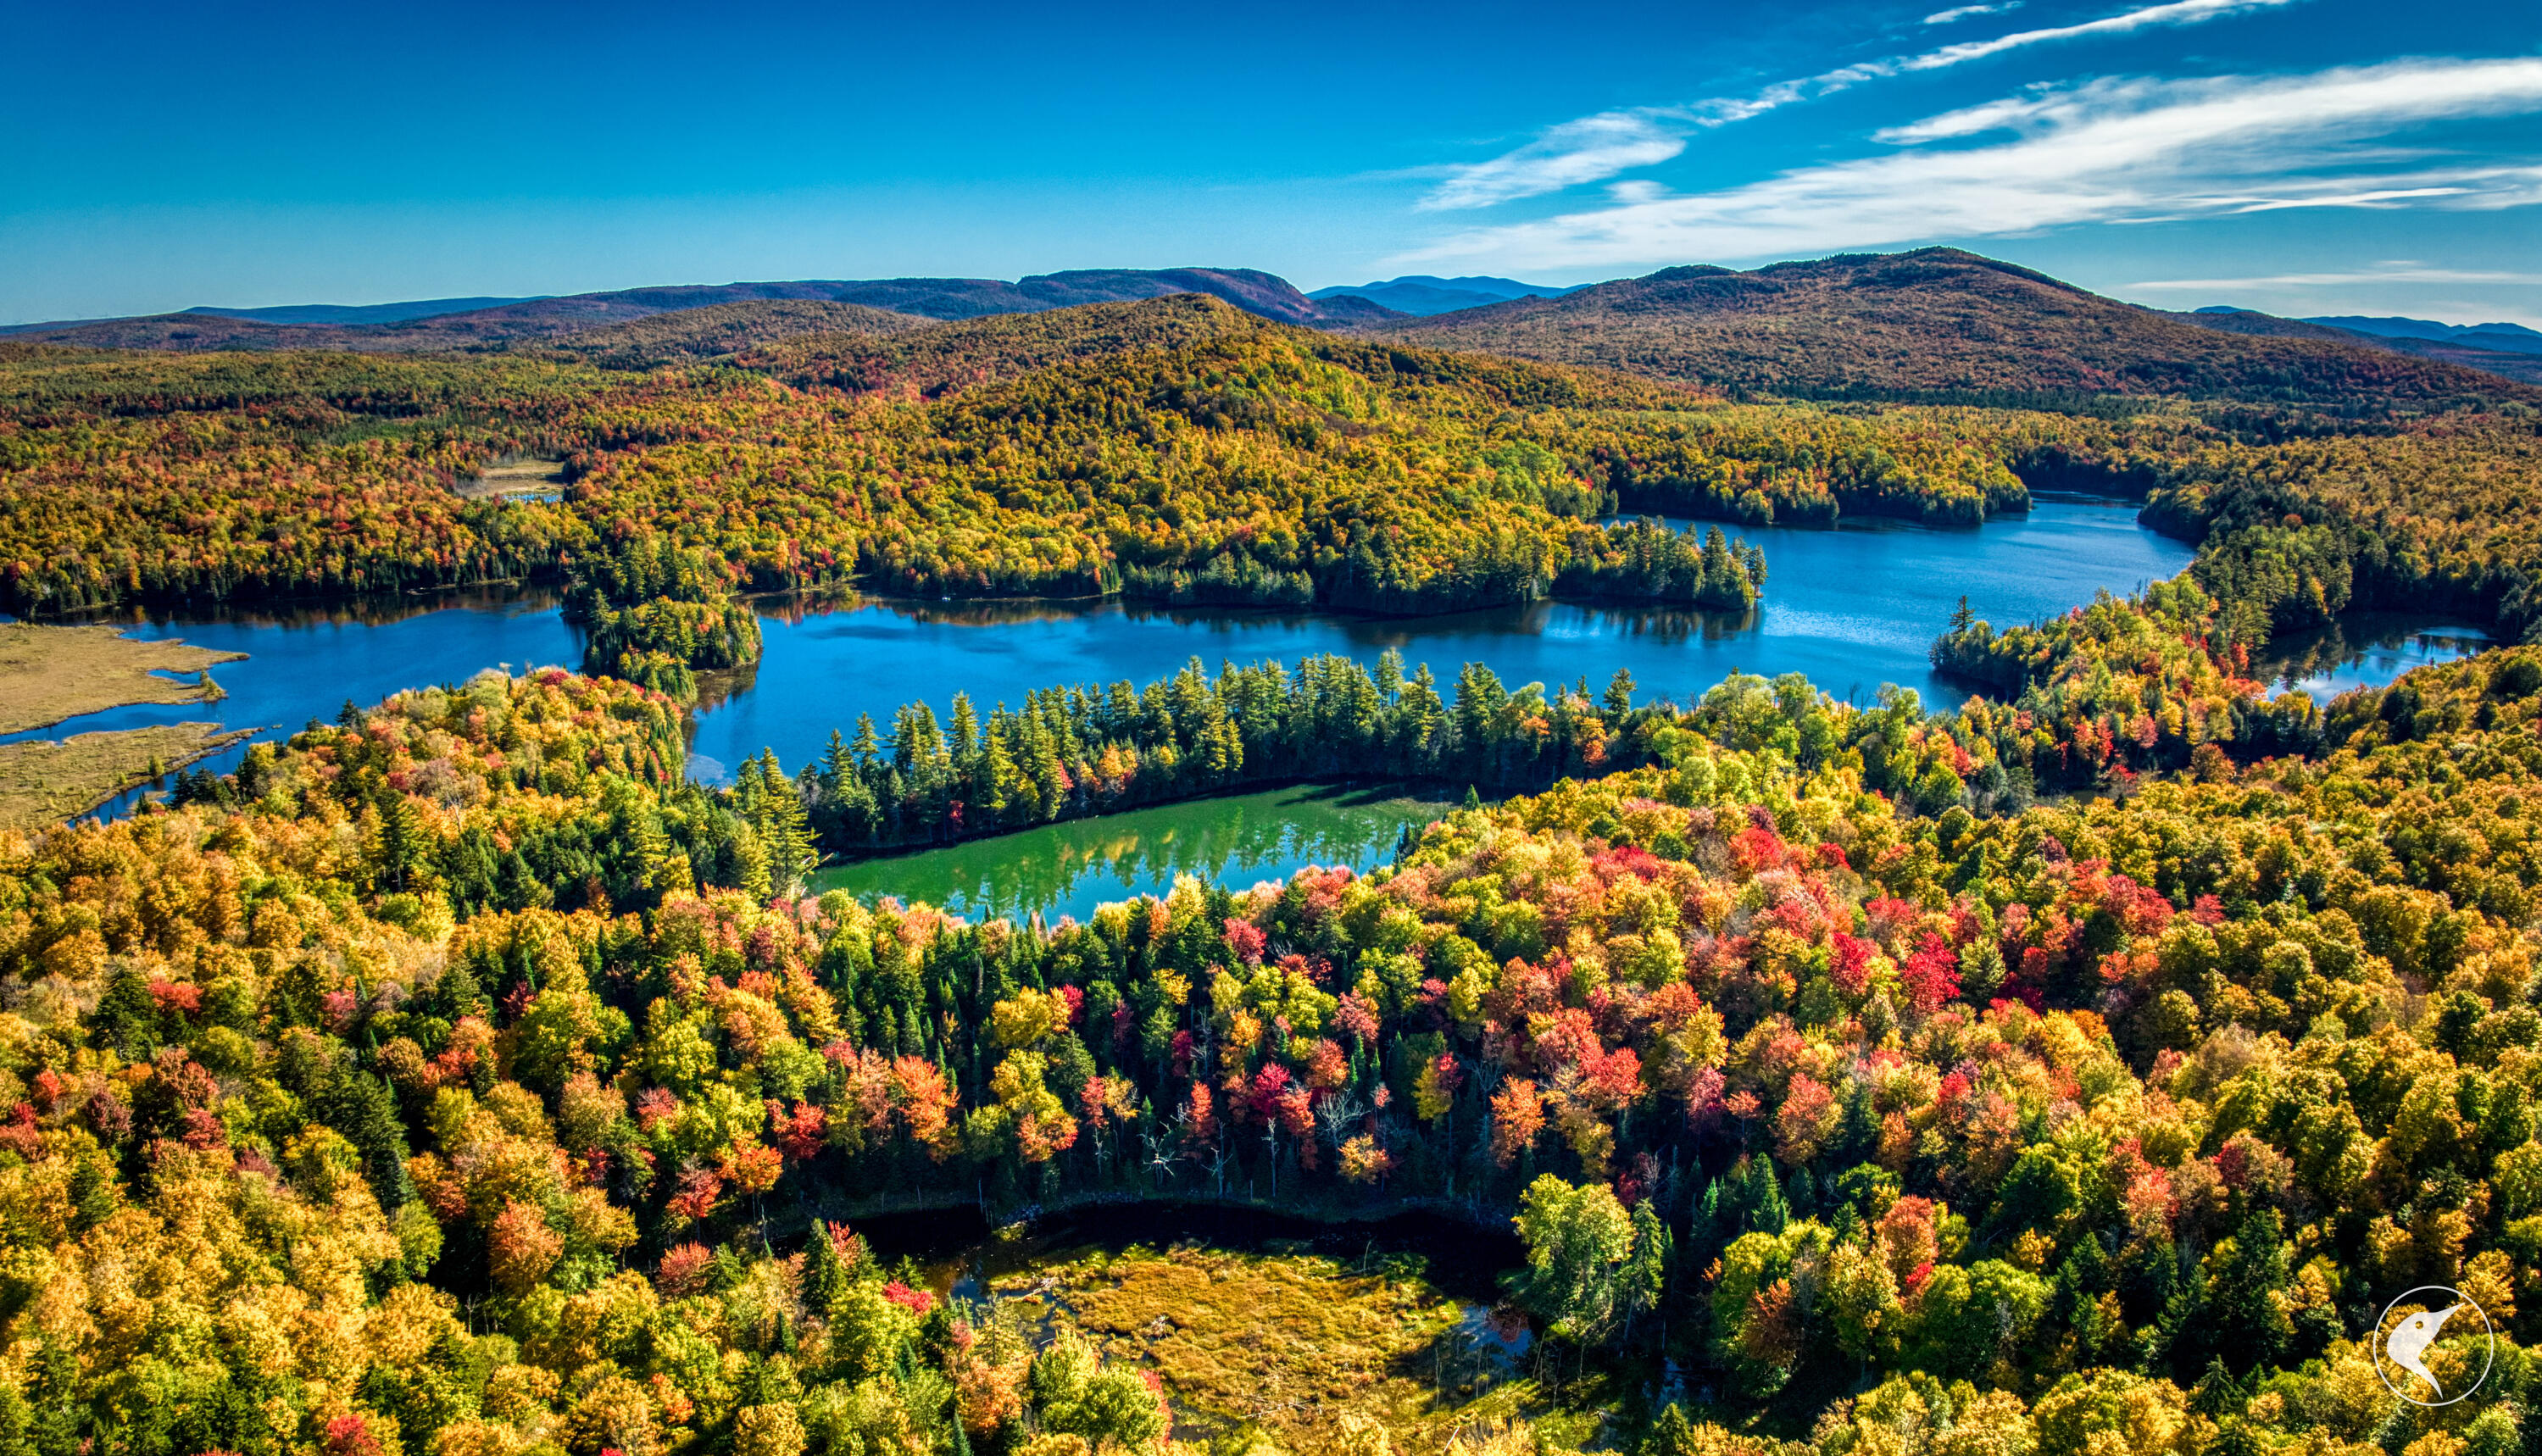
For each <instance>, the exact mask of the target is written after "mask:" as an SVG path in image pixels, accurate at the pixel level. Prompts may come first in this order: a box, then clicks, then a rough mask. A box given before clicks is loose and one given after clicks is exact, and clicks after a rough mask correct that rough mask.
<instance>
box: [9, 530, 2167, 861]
mask: <svg viewBox="0 0 2542 1456" xmlns="http://www.w3.org/2000/svg"><path fill="white" fill-rule="evenodd" d="M1680 524H1682V523H1680ZM1745 534H1746V535H1747V536H1748V538H1749V539H1750V540H1752V541H1754V542H1756V543H1757V545H1759V546H1762V547H1763V548H1764V550H1765V555H1766V561H1767V564H1768V567H1769V570H1770V573H1771V574H1770V576H1769V579H1768V581H1767V583H1766V587H1765V599H1764V601H1763V602H1762V603H1761V604H1760V605H1759V606H1758V607H1757V609H1756V610H1754V611H1752V612H1748V613H1744V614H1736V615H1730V614H1719V613H1702V612H1680V611H1664V610H1654V609H1624V608H1606V607H1594V606H1583V605H1577V604H1572V603H1563V602H1539V603H1534V604H1531V605H1528V606H1520V607H1507V608H1497V609H1492V610H1489V611H1482V612H1467V613H1457V614H1452V615H1448V616H1441V617H1427V618H1415V619H1382V618H1356V617H1343V616H1335V615H1331V614H1323V613H1281V612H1251V611H1233V610H1219V609H1196V610H1164V609H1158V608H1152V607H1147V606H1142V605H1138V604H1127V603H1122V602H1118V601H1109V602H1087V603H1071V602H992V603H977V602H962V603H957V602H908V601H895V600H881V599H866V600H863V601H861V602H859V603H856V604H855V605H852V606H847V607H842V608H836V609H831V610H821V609H819V608H817V607H806V606H803V605H800V604H794V603H771V604H766V605H764V606H763V608H762V613H763V620H762V623H761V625H762V627H763V629H764V632H765V637H766V650H765V655H764V656H763V658H762V660H761V662H760V664H759V665H758V667H757V668H756V669H754V670H752V671H751V672H748V673H745V674H741V675H738V676H737V677H735V678H734V679H732V680H730V681H727V682H724V683H720V684H716V685H714V686H713V687H712V689H711V691H710V692H709V693H708V694H707V697H706V700H705V701H704V702H703V703H702V704H701V707H700V711H699V713H698V715H697V729H696V737H695V742H694V745H693V747H694V751H695V753H696V754H697V756H698V758H699V761H700V762H698V763H697V764H696V770H697V771H698V772H699V773H700V774H701V775H702V776H708V777H712V776H716V775H718V774H720V773H722V772H724V771H727V770H728V769H729V767H730V765H732V764H736V763H738V762H739V761H740V760H741V759H743V758H745V757H748V756H750V755H752V754H756V753H758V752H759V751H761V750H762V749H765V748H774V749H776V750H777V753H778V756H779V758H780V759H781V760H782V761H783V762H784V763H785V764H786V765H787V766H788V767H793V766H798V765H800V764H803V763H804V762H805V761H806V760H808V759H810V758H811V757H813V756H815V755H817V754H818V753H819V752H820V751H821V749H822V747H823V746H824V745H825V744H826V743H827V741H828V739H829V735H830V733H831V731H832V730H833V729H838V730H842V731H847V730H852V729H853V727H854V725H855V723H856V719H857V715H858V714H859V713H871V714H873V715H874V717H875V719H876V720H877V721H878V722H885V723H887V722H888V721H889V719H890V715H891V713H892V712H893V710H894V709H896V708H898V707H899V706H900V704H902V703H904V702H907V701H910V700H913V699H924V700H926V701H929V702H932V703H934V704H935V706H936V708H937V709H938V711H939V712H940V711H942V710H943V708H944V707H945V705H946V704H947V703H948V702H949V701H950V700H951V698H952V695H953V693H954V692H968V693H969V694H970V695H971V697H972V699H973V700H974V701H975V702H976V703H978V704H979V705H980V706H981V707H982V708H983V709H985V708H987V707H989V706H990V705H992V704H994V703H997V702H999V701H1002V700H1003V701H1006V702H1009V703H1013V702H1019V701H1020V700H1021V699H1022V697H1023V694H1024V693H1025V692H1027V691H1029V690H1031V689H1035V688H1043V687H1050V686H1054V685H1059V684H1069V683H1109V682H1114V681H1117V680H1120V679H1124V678H1126V679H1130V680H1132V681H1134V682H1142V683H1144V682H1147V681H1150V680H1152V679H1155V678H1157V677H1159V676H1162V675H1165V674H1168V673H1171V672H1173V671H1175V670H1177V669H1179V668H1180V667H1181V666H1182V665H1183V664H1184V663H1185V662H1186V661H1188V660H1190V659H1192V658H1194V657H1197V658H1199V659H1200V660H1201V661H1202V662H1203V663H1205V664H1207V665H1209V666H1210V667H1212V668H1215V667H1216V666H1217V665H1218V664H1219V663H1220V662H1222V661H1235V662H1253V661H1259V660H1261V659H1265V658H1277V659H1280V660H1283V661H1289V662H1294V661H1296V660H1297V659H1299V658H1301V657H1303V656H1306V655H1308V654H1310V653H1317V652H1333V653H1343V654H1347V655H1350V656H1353V657H1357V658H1360V659H1363V660H1368V661H1374V660H1375V659H1376V658H1377V657H1378V655H1379V654H1381V653H1383V651H1385V650H1386V649H1387V648H1389V647H1391V648H1394V649H1397V650H1399V651H1400V652H1401V653H1402V654H1403V656H1404V658H1405V659H1406V661H1407V663H1408V664H1416V665H1417V664H1427V665H1428V666H1429V667H1430V669H1431V671H1432V672H1434V673H1435V674H1437V675H1438V676H1439V678H1440V679H1441V680H1443V683H1453V681H1454V679H1455V678H1456V676H1457V674H1458V671H1459V670H1460V669H1461V668H1462V667H1463V665H1464V664H1466V663H1468V662H1481V663H1485V664H1487V665H1489V666H1490V667H1491V668H1492V669H1493V670H1494V671H1495V672H1497V673H1498V674H1499V675H1500V676H1501V678H1502V679H1503V681H1505V682H1507V683H1509V684H1511V685H1512V686H1517V685H1520V684H1525V683H1531V682H1540V683H1545V684H1548V685H1551V684H1556V683H1564V684H1567V683H1572V682H1575V681H1579V680H1582V679H1585V680H1587V682H1588V683H1589V685H1590V687H1591V688H1592V689H1593V690H1595V689H1600V688H1603V687H1604V686H1605V684H1606V682H1607V679H1608V678H1609V677H1611V676H1612V675H1613V674H1614V672H1615V670H1616V669H1618V668H1626V669H1629V670H1631V672H1632V674H1633V677H1634V678H1635V680H1636V681H1637V682H1638V683H1639V684H1640V685H1641V693H1642V695H1643V697H1644V698H1645V699H1648V698H1650V697H1654V696H1660V695H1666V696H1668V697H1672V698H1675V699H1677V700H1679V701H1686V700H1689V699H1691V698H1693V697H1695V696H1697V695H1699V694H1700V693H1702V692H1703V691H1704V690H1706V689H1707V688H1709V687H1711V686H1712V685H1713V684H1715V683H1717V682H1719V681H1721V679H1723V678H1724V677H1726V676H1728V675H1729V674H1730V672H1731V671H1732V670H1733V669H1737V670H1739V671H1742V672H1749V673H1762V674H1766V675H1768V676H1771V675H1776V674H1781V673H1793V672H1797V673H1804V674H1806V675H1808V676H1809V677H1810V679H1811V680H1812V681H1814V682H1816V683H1818V684H1819V685H1820V686H1821V687H1823V688H1825V689H1827V690H1828V691H1830V692H1833V693H1835V694H1837V695H1838V696H1846V697H1853V698H1857V699H1860V700H1864V701H1868V700H1869V699H1870V698H1872V697H1873V696H1874V695H1875V694H1876V693H1877V692H1879V690H1880V688H1881V687H1882V685H1884V684H1895V685H1897V686H1900V687H1904V688H1911V689H1913V690H1914V691H1915V692H1919V693H1921V694H1922V695H1923V698H1924V700H1925V702H1926V703H1927V704H1928V705H1929V706H1933V707H1946V706H1950V705H1952V704H1955V703H1957V702H1958V701H1959V700H1960V699H1961V697H1962V696H1964V695H1965V694H1964V693H1963V692H1961V691H1960V690H1958V689H1955V688H1953V687H1951V686H1950V685H1948V684H1945V683H1943V682H1942V681H1940V680H1939V679H1938V678H1936V677H1935V675H1934V673H1933V671H1932V668H1931V666H1930V665H1929V664H1928V663H1927V661H1926V660H1925V656H1924V654H1925V650H1926V648H1927V647H1928V646H1929V644H1930V643H1931V641H1932V639H1933V637H1934V635H1935V634H1936V633H1938V632H1939V631H1940V630H1941V629H1942V627H1943V625H1944V624H1945V623H1946V622H1947V621H1948V619H1949V618H1950V615H1951V612H1952V610H1953V608H1954V607H1955V606H1956V605H1957V604H1958V602H1959V599H1960V598H1961V597H1963V596H1966V597H1967V598H1968V599H1969V602H1970V605H1971V606H1972V607H1973V608H1974V609H1975V610H1976V611H1977V612H1978V614H1979V615H1980V616H1981V617H1984V618H1987V619H1990V620H1992V621H1994V622H1995V623H1996V624H1997V625H1998V626H2001V625H2008V624H2011V623H2014V622H2020V621H2029V620H2035V619H2039V618H2042V617H2047V616H2050V615H2053V614H2055V613H2058V612H2062V611H2064V610H2066V609H2067V608H2070V607H2073V606H2076V605H2078V604H2080V603H2084V602H2088V601H2090V600H2091V599H2092V596H2093V594H2094V593H2096V592H2100V591H2110V592H2116V593H2121V594H2125V593H2128V592H2132V591H2134V590H2136V589H2138V588H2140V587H2142V586H2144V585H2145V584H2147V583H2149V582H2152V581H2155V580H2158V579H2160V578H2162V577H2166V576H2170V575H2172V574H2174V573H2176V572H2178V571H2179V570H2180V569H2181V568H2182V567H2184V566H2185V565H2187V564H2188V562H2189V559H2190V556H2191V551H2190V548H2189V547H2188V546H2184V545H2182V544H2181V543H2179V542H2176V541H2172V540H2169V539H2167V538H2164V537H2161V536H2158V535H2156V534H2154V533H2153V532H2151V531H2148V530H2146V529H2144V528H2143V527H2141V526H2139V525H2137V524H2136V522H2135V508H2134V507H2133V506H2132V505H2131V504H2127V503H2124V502H2115V501H2107V500H2096V499H2085V498H2076V497H2060V496H2042V497H2041V499H2040V500H2039V502H2038V505H2037V507H2036V508H2035V509H2034V510H2033V511H2031V513H2030V514H2029V515H2027V516H2026V517H2014V518H2010V519H2006V520H2001V521H1997V522H1995V523H1993V524H1991V525H1988V526H1985V527H1982V528H1979V529H1975V530H1956V531H1942V530H1933V529H1929V528H1926V527H1921V526H1915V525H1909V524H1906V523H1898V522H1883V521H1863V522H1859V523H1848V524H1847V525H1846V526H1844V527H1843V528H1842V529H1839V530H1835V531H1804V530H1793V529H1787V528H1770V529H1765V530H1759V531H1751V532H1747V533H1745ZM120 620H126V621H129V622H130V623H131V630H133V631H134V632H135V633H136V634H138V635H141V636H145V637H154V638H155V637H182V638H184V639H185V640H187V641H189V642H193V643H196V644H198V645H201V646H205V647H216V648H225V649H229V650H233V651H238V652H244V653H247V654H248V659H247V660H246V661H244V662H235V663H230V664H227V665H224V666H222V667H219V668H216V669H214V671H213V677H214V679H215V680H216V681H218V682H219V684H220V685H221V687H222V688H223V689H224V690H226V691H227V692H228V694H229V695H228V697H227V698H226V699H224V700H223V701H221V702H218V703H213V704H199V705H194V706H191V707H169V706H159V705H152V706H138V707H127V708H116V709H112V710H110V711H108V712H103V713H96V714H91V715H89V716H87V717H83V718H78V719H73V720H71V721H69V722H66V723H62V724H56V725H53V726H50V727H47V728H43V729H38V730H36V732H35V733H33V734H29V735H21V736H31V737H45V738H52V737H60V736H62V735H64V734H67V733H75V732H86V731H90V730H93V729H114V728H130V727H138V726H141V725H144V724H149V723H165V722H176V721H181V720H185V719H214V720H218V721H220V722H222V723H225V724H228V725H230V726H233V727H248V728H256V729H258V730H260V732H261V734H262V736H267V737H279V736H287V735H288V734H290V733H292V732H295V731H297V730H298V729H299V728H300V727H301V726H302V725H303V724H305V723H307V722H308V721H309V720H310V719H311V718H332V717H334V716H335V714H336V711H337V710H338V709H339V708H340V707H341V706H342V705H343V704H344V702H345V701H346V700H347V699H350V700H352V701H355V702H362V703H368V702H372V701H376V700H377V699H379V698H381V697H384V696H386V695H388V694H389V693H391V692H396V691H398V690H399V689H401V688H409V687H416V686H421V685H425V684H432V683H456V682H460V681H464V680H465V679H467V678H468V677H470V676H472V675H473V674H475V673H477V672H479V671H481V670H483V669H486V668H489V667H509V668H511V669H512V670H514V671H518V670H520V669H523V668H527V667H533V666H542V665H548V664H561V665H566V666H570V665H573V664H575V663H577V662H578V661H579V660H580V657H581V647H580V643H579V641H578V640H577V637H576V634H575V633H574V631H573V630H572V629H571V628H570V627H568V626H566V625H565V624H564V622H563V620H562V618H561V612H560V608H559V604H558V600H557V598H556V596H555V595H554V594H552V593H546V592H534V591H532V592H513V593H508V594H506V593H500V592H479V593H473V594H456V595H452V596H447V597H442V598H436V599H430V600H416V601H411V602H404V603H395V604H387V605H382V604H364V605H363V606H360V607H357V608H348V609H342V610H312V611H301V612H291V611H283V612H265V613H248V612H228V613H219V614H209V615H191V616H187V615H172V614H155V613H154V614H130V615H127V616H126V617H123V618H120ZM240 752H241V751H240V750H233V751H231V752H230V753H229V754H226V755H223V756H221V757H220V758H217V759H214V760H212V761H211V764H212V766H215V767H221V768H226V767H229V766H232V765H233V764H235V763H236V760H237V757H238V754H239V753H240ZM119 807H121V806H119V805H118V806H110V812H112V810H113V809H115V808H119Z"/></svg>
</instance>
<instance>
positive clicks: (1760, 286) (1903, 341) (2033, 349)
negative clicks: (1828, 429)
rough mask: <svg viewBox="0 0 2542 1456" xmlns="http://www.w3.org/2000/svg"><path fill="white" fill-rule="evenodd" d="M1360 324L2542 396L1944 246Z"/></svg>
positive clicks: (1853, 379)
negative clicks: (2246, 326) (2236, 324)
mask: <svg viewBox="0 0 2542 1456" xmlns="http://www.w3.org/2000/svg"><path fill="white" fill-rule="evenodd" d="M2294 328H2295V329H2313V328H2321V326H2318V325H2304V324H2297V325H2295V326H2294ZM1362 331H1364V332H1368V333H1372V334H1376V335H1378V336H1382V337H1385V338H1391V339H1397V340H1400V341H1403V342H1406V343H1416V344H1426V345H1429V346H1432V347H1438V348H1465V349H1480V350H1485V351H1489V352H1493V353H1502V354H1513V355H1517V356H1519V357H1521V358H1528V359H1540V360H1545V361H1548V362H1554V363H1565V364H1585V365H1595V366H1600V367H1604V368H1609V369H1619V370H1624V371H1627V372H1631V373H1636V374H1642V375H1646V376H1651V377H1656V378H1661V379H1670V380H1678V381H1682V382H1684V383H1688V384H1695V385H1702V386H1706V387H1709V388H1713V389H1720V390H1725V391H1730V392H1733V393H1756V394H1770V395H1783V396H1796V397H1806V398H1819V399H1862V400H1902V399H1906V400H1918V399H1920V400H1959V401H1966V402H1992V403H2013V404H2017V403H2038V404H2050V405H2054V404H2056V403H2058V402H2059V401H2065V400H2074V399H2076V398H2088V397H2097V396H2109V395H2120V396H2130V395H2133V396H2164V395H2179V396H2186V397H2189V398H2193V399H2213V400H2244V401H2249V402H2254V403H2272V404H2277V403H2297V404H2306V405H2312V406H2316V407H2332V408H2355V407H2384V406H2388V405H2391V404H2395V403H2401V404H2409V405H2413V406H2423V405H2426V406H2432V405H2441V404H2444V403H2448V402H2451V401H2456V400H2493V399H2499V398H2511V399H2517V400H2533V401H2542V390H2536V389H2533V388H2530V387H2527V386H2523V385H2519V384H2517V383H2515V382H2513V381H2511V380H2509V379H2507V378H2505V377H2503V376H2500V375H2498V374H2493V373H2489V372H2485V371H2482V370H2479V369H2474V368H2469V367H2465V366H2464V365H2461V364H2458V363H2453V362H2449V361H2444V360H2439V359H2434V358H2423V357H2413V356H2412V355H2410V354H2407V353H2402V352H2397V351H2395V350H2393V349H2390V348H2386V347H2377V346H2375V345H2374V344H2372V343H2371V342H2369V341H2367V340H2363V339H2355V338H2346V337H2321V336H2314V335H2309V334H2295V335H2293V336H2284V333H2285V332H2286V331H2273V332H2279V333H2280V336H2269V335H2268V334H2267V333H2263V332H2261V331H2258V330H2248V331H2246V330H2238V329H2234V328H2231V326H2229V325H2226V326H2223V327H2220V328H2219V327H2213V326H2210V325H2208V324H2206V323H2204V322H2201V321H2199V320H2197V319H2195V318H2193V317H2192V316H2188V315H2180V314H2168V313H2164V312H2161V311H2159V310H2154V309H2145V308H2138V307H2137V306H2135V305H2133V304H2128V303H2122V302H2120V301H2118V300H2116V299H2111V298H2103V297H2101V296H2100V295H2099V294H2095V293H2091V292H2089V291H2087V290H2085V289H2082V288H2077V287H2075V286H2074V285H2072V284H2070V283H2065V282H2061V281H2059V280H2057V279H2056V278H2052V277H2050V276H2048V275H2047V274H2045V273H2040V272H2036V271H2034V270H2032V269H2029V268H2025V267H2020V266H2017V265H2015V264H2012V263H2007V262H2001V261H1998V260H1996V259H1993V258H1987V257H1981V256H1979V255H1976V254H1973V253H1968V252H1964V251H1962V250H1960V249H1956V248H1924V249H1917V250H1915V251H1912V252H1908V253H1896V254H1839V255H1834V256H1831V257H1823V258H1811V259H1805V260H1799V261H1793V262H1782V263H1774V264H1771V265H1768V266H1766V267H1761V268H1757V269H1755V270H1753V271H1748V272H1740V271H1737V270H1734V269H1731V268H1724V267H1715V266H1711V265H1708V264H1699V265H1694V266H1687V267H1675V268H1663V269H1661V270H1660V271H1658V272H1656V273H1652V274H1650V275H1648V276H1646V277H1641V278H1622V279H1617V280H1615V281H1613V282H1609V283H1600V284H1597V285H1595V286H1593V287H1589V288H1584V289H1580V290H1578V291H1576V292H1571V293H1566V294H1564V295H1562V296H1560V297H1558V298H1523V299H1513V300H1511V301H1509V302H1506V303H1498V304H1492V305H1489V306H1486V307H1483V308H1476V309H1466V310H1463V311H1460V312H1458V313H1452V314H1441V315H1437V316H1434V317H1430V318H1421V319H1407V320H1404V321H1401V322H1399V323H1393V324H1386V325H1381V326H1376V327H1373V328H1364V329H1363V330H1362Z"/></svg>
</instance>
